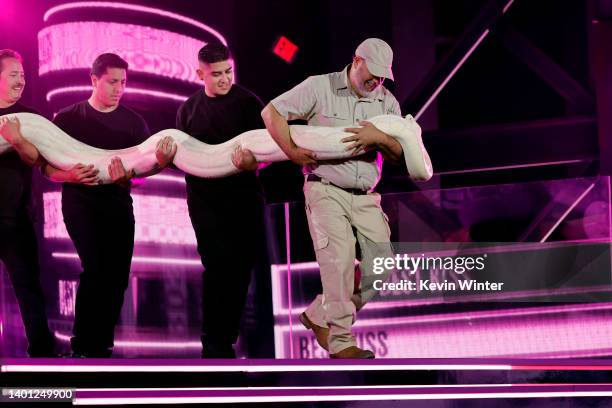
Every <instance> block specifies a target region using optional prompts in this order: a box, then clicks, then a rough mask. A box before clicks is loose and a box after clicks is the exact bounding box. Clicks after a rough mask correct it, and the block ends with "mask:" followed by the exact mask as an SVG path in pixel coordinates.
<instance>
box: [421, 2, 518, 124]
mask: <svg viewBox="0 0 612 408" xmlns="http://www.w3.org/2000/svg"><path fill="white" fill-rule="evenodd" d="M512 3H514V0H509V1H508V2H507V3H506V5H505V6H504V8H503V10H502V14H505V13H506V12H507V11H508V9H509V8H510V6H511V5H512ZM489 32H490V31H489V30H488V29H486V30H484V31H483V32H482V34H481V35H480V37H478V39H477V40H476V42H475V43H474V44H473V45H472V46H471V47H470V49H469V50H468V51H467V52H466V53H465V55H464V56H463V58H461V60H459V62H458V63H457V65H456V66H455V67H454V68H453V69H452V70H451V72H450V73H449V74H448V75H447V76H446V78H444V80H443V81H442V83H441V84H440V86H438V88H436V90H435V91H434V93H433V94H432V95H431V96H430V97H429V99H427V101H426V102H425V104H424V105H423V106H422V107H421V109H420V110H419V111H418V112H417V114H416V115H414V119H416V120H419V118H420V117H421V115H422V114H423V113H424V112H425V111H426V110H427V108H429V105H431V103H432V102H433V101H434V99H436V98H437V97H438V94H440V92H442V90H443V89H444V87H445V86H446V84H448V82H449V81H450V80H451V79H452V77H453V76H455V74H456V73H457V71H459V69H460V68H461V67H462V66H463V64H464V63H465V61H467V59H468V58H469V57H470V55H472V53H473V52H474V51H475V50H476V48H478V46H479V45H480V43H481V42H482V41H483V40H484V39H485V38H486V36H487V35H489Z"/></svg>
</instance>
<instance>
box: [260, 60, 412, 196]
mask: <svg viewBox="0 0 612 408" xmlns="http://www.w3.org/2000/svg"><path fill="white" fill-rule="evenodd" d="M272 105H273V106H274V107H275V108H276V110H277V111H278V112H279V113H280V114H281V115H282V116H284V117H285V119H287V120H293V119H303V120H307V121H308V124H309V125H313V126H344V127H354V126H358V123H359V121H360V120H367V119H368V118H371V117H374V116H377V115H384V114H390V115H401V111H400V106H399V103H398V102H397V100H396V99H395V97H394V96H393V95H392V94H391V92H389V91H388V90H387V89H386V88H384V87H383V86H380V87H378V89H376V91H374V92H373V93H372V94H370V95H368V96H367V97H363V98H360V97H358V96H357V95H356V94H355V93H354V92H353V91H352V89H351V87H350V86H349V85H348V66H347V67H346V68H345V69H344V70H342V71H340V72H334V73H331V74H326V75H315V76H311V77H308V78H307V79H306V80H305V81H304V82H302V83H301V84H299V85H297V86H296V87H294V88H293V89H290V90H289V91H287V92H285V93H284V94H282V95H280V96H278V97H276V98H275V99H274V100H272ZM347 146H348V144H347ZM303 171H304V174H310V173H314V174H316V175H317V176H319V177H323V178H325V179H327V180H329V181H330V182H331V183H333V184H335V185H337V186H340V187H344V188H358V189H362V190H371V189H372V188H374V187H375V186H376V184H377V183H378V180H379V179H380V174H381V171H382V156H381V155H380V153H377V152H374V151H373V152H370V153H367V154H364V155H361V156H358V157H355V158H352V159H346V160H329V161H320V162H318V163H317V164H316V165H311V166H305V167H304V168H303Z"/></svg>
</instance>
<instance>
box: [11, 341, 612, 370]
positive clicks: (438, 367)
mask: <svg viewBox="0 0 612 408" xmlns="http://www.w3.org/2000/svg"><path fill="white" fill-rule="evenodd" d="M200 347H201V344H200ZM252 361H256V360H252ZM85 363H86V362H85ZM85 363H83V362H80V361H79V364H71V365H62V364H55V365H53V364H3V365H2V366H1V371H2V372H6V373H16V372H33V373H41V372H55V371H57V372H72V373H91V372H196V373H210V372H220V371H221V372H242V371H244V372H250V373H276V372H300V371H309V372H311V371H314V372H320V371H327V372H333V371H404V370H414V371H416V370H418V371H423V370H478V371H499V370H511V369H512V366H511V365H509V364H384V365H380V364H350V363H347V364H334V365H327V364H304V365H299V364H296V365H294V364H286V365H285V364H279V365H265V364H244V365H215V364H210V363H207V364H202V365H197V364H193V365H187V364H185V365H172V364H167V365H164V364H159V365H127V364H126V365H122V364H121V363H122V360H121V359H117V360H116V363H114V364H108V365H99V364H92V363H87V364H85ZM608 369H609V368H608Z"/></svg>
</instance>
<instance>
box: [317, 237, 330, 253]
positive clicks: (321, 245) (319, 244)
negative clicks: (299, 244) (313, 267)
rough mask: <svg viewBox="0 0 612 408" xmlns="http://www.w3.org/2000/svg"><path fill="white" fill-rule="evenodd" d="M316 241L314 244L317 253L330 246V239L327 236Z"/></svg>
mask: <svg viewBox="0 0 612 408" xmlns="http://www.w3.org/2000/svg"><path fill="white" fill-rule="evenodd" d="M315 241H316V242H313V244H314V249H315V251H319V250H321V249H325V248H327V246H328V245H329V238H328V237H327V236H326V235H323V236H321V237H320V238H317V239H316V240H315Z"/></svg>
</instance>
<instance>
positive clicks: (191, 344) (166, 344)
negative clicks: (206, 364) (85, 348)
mask: <svg viewBox="0 0 612 408" xmlns="http://www.w3.org/2000/svg"><path fill="white" fill-rule="evenodd" d="M54 334H55V338H56V339H58V340H61V341H63V342H65V343H67V342H70V337H72V336H69V335H66V334H62V333H60V332H57V331H56V332H55V333H54ZM115 347H117V348H141V349H142V348H148V349H170V350H177V349H178V350H180V349H185V348H188V349H196V350H199V349H201V348H202V343H201V342H199V341H171V340H170V341H168V340H163V341H142V340H116V341H115Z"/></svg>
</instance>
